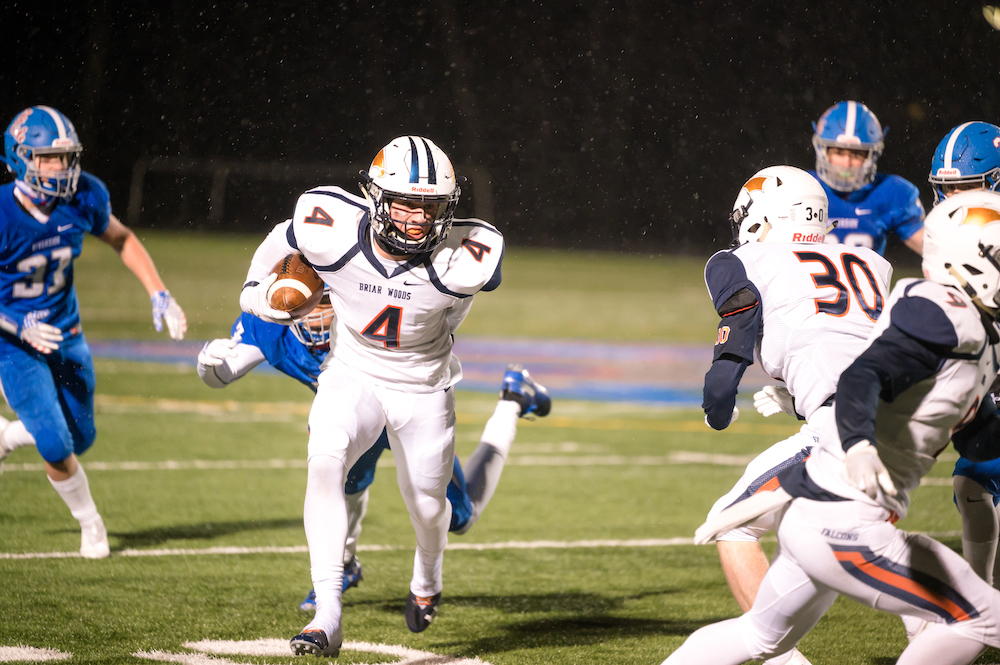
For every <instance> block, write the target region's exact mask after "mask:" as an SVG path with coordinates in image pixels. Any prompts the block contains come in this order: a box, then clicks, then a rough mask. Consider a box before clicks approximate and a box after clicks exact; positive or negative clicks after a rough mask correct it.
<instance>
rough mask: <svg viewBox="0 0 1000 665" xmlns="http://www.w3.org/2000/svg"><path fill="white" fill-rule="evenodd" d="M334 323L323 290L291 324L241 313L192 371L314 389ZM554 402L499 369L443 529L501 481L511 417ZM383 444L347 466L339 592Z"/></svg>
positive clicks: (350, 580)
mask: <svg viewBox="0 0 1000 665" xmlns="http://www.w3.org/2000/svg"><path fill="white" fill-rule="evenodd" d="M333 327H334V313H333V307H332V305H331V304H330V297H329V290H327V293H326V294H325V295H324V296H323V299H322V300H321V301H320V304H319V305H317V307H316V309H314V310H313V311H312V312H311V313H309V314H308V315H306V316H304V317H302V318H300V319H299V320H297V321H296V323H295V325H293V326H283V325H280V324H277V323H269V322H267V321H263V320H261V319H259V318H257V317H256V316H253V315H252V314H247V313H244V314H242V315H241V316H240V317H239V318H238V319H237V320H236V322H235V323H234V324H233V328H232V336H231V337H228V338H222V339H216V340H212V341H211V342H208V343H206V344H205V346H204V347H203V348H202V350H201V352H200V353H199V354H198V375H199V376H200V377H201V379H202V381H204V382H205V383H206V384H207V385H209V386H211V387H212V388H225V387H226V386H228V385H229V384H230V383H232V382H234V381H236V380H237V379H240V378H241V377H243V376H245V375H246V374H247V373H249V372H250V371H251V370H252V369H253V368H254V367H256V366H258V365H259V364H260V363H262V362H265V361H266V362H267V363H268V364H270V365H271V366H272V367H274V368H275V369H277V370H279V371H280V372H283V373H284V374H287V375H288V376H290V377H292V378H293V379H295V380H297V381H299V382H300V383H302V384H304V385H306V386H308V387H309V388H310V389H311V390H312V391H313V392H315V391H316V382H317V379H318V377H319V373H320V365H321V364H322V362H323V360H325V359H326V356H327V352H328V351H329V349H330V333H331V331H332V330H333ZM551 408H552V400H551V399H550V398H549V395H548V392H547V391H546V390H545V388H544V387H543V386H541V385H540V384H538V383H536V382H535V381H534V380H533V379H532V378H531V376H530V375H529V374H528V371H527V370H526V369H523V368H521V367H520V366H519V365H511V366H510V367H509V368H508V369H507V372H506V373H505V374H504V377H503V382H502V386H501V389H500V400H499V401H498V402H497V406H496V409H495V410H494V412H493V415H492V416H491V417H490V419H489V421H488V422H487V424H486V428H485V430H484V431H483V436H482V438H481V439H480V443H479V446H478V447H477V448H476V450H475V451H473V453H472V455H471V456H470V457H469V459H468V461H467V462H466V467H467V469H468V482H466V476H465V473H464V472H463V470H462V465H461V464H460V463H459V461H458V456H457V455H456V456H455V461H454V466H453V472H452V478H451V482H450V483H449V484H448V488H447V498H448V501H449V503H451V509H452V513H451V524H450V525H449V529H448V530H449V531H451V532H453V533H457V534H459V535H463V534H465V533H467V532H468V531H469V529H471V528H472V525H473V524H474V523H475V522H476V521H477V520H478V519H479V517H480V516H481V515H482V513H483V511H484V510H485V509H486V504H487V503H489V501H490V499H491V498H492V496H493V492H494V491H495V490H496V487H497V484H498V483H499V482H500V475H501V473H502V471H503V466H504V463H505V462H506V459H507V454H508V453H509V451H510V447H511V445H512V444H513V442H514V435H515V434H516V433H517V420H518V418H519V417H524V416H545V415H548V413H549V411H550V410H551ZM388 448H389V439H388V437H387V436H386V433H385V431H383V432H382V434H381V436H379V439H378V441H377V442H376V443H375V445H374V446H372V448H371V449H370V450H369V451H368V452H366V453H365V454H364V455H362V456H361V458H360V459H359V460H358V461H357V463H355V464H354V466H353V467H351V470H350V471H349V472H348V474H347V481H346V483H345V485H344V493H345V495H346V498H347V513H348V517H347V522H348V533H347V542H346V546H345V549H344V576H343V580H342V582H341V593H343V592H345V591H347V590H348V589H350V588H351V587H353V586H357V584H358V582H360V581H361V580H362V579H363V574H362V567H361V563H360V561H358V558H357V546H358V537H359V536H360V535H361V522H362V520H363V519H364V516H365V512H366V511H367V508H368V486H369V485H371V483H372V481H373V480H374V479H375V465H376V463H377V462H378V458H379V456H380V455H381V454H382V451H384V450H387V449H388ZM299 609H301V610H305V611H309V610H314V609H316V593H315V590H310V591H309V594H308V595H307V596H306V598H305V600H303V601H302V603H301V604H300V605H299Z"/></svg>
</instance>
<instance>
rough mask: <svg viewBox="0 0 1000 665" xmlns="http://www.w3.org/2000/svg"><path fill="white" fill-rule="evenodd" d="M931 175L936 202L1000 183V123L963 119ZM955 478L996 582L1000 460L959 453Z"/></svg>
mask: <svg viewBox="0 0 1000 665" xmlns="http://www.w3.org/2000/svg"><path fill="white" fill-rule="evenodd" d="M927 179H928V181H929V182H930V184H931V188H932V189H933V191H934V201H935V204H937V203H940V202H941V201H944V200H945V199H947V198H949V197H950V196H952V195H954V194H956V193H958V192H960V191H967V190H976V189H988V190H993V191H996V190H997V188H998V187H1000V127H997V126H996V125H993V124H990V123H988V122H964V123H962V124H960V125H958V126H956V127H954V128H953V129H951V131H949V132H948V133H947V134H946V135H945V136H944V138H942V139H941V142H940V143H939V144H938V146H937V149H935V151H934V157H933V158H932V159H931V170H930V173H929V174H928V178H927ZM993 392H994V395H995V394H996V390H994V391H993ZM994 399H995V397H994ZM953 483H954V488H955V504H956V506H958V511H959V513H961V515H962V554H963V555H964V556H965V559H966V561H968V562H969V563H970V564H971V565H972V568H973V570H975V571H976V572H977V573H979V576H980V577H982V578H983V579H984V580H986V581H987V582H989V583H991V584H993V585H994V586H998V585H1000V575H997V574H996V573H997V541H998V540H1000V508H998V507H997V504H998V503H1000V460H991V461H989V462H981V463H976V462H972V461H970V460H967V459H965V458H964V457H960V458H959V460H958V462H957V463H956V464H955V471H954V480H953ZM907 628H908V630H909V629H910V628H911V626H910V625H908V626H907Z"/></svg>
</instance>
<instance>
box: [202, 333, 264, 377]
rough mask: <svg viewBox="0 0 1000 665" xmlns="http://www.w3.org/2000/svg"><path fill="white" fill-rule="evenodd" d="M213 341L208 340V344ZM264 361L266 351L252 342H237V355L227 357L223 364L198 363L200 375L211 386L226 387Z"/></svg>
mask: <svg viewBox="0 0 1000 665" xmlns="http://www.w3.org/2000/svg"><path fill="white" fill-rule="evenodd" d="M209 344H211V342H206V344H205V346H208V345H209ZM262 362H264V353H263V352H262V351H261V350H260V349H258V348H257V347H256V346H253V345H251V344H237V345H236V356H235V357H233V358H226V360H225V361H224V362H223V363H222V364H221V365H214V366H213V365H202V364H201V363H198V376H200V377H201V380H202V381H204V382H205V384H206V385H207V386H209V387H211V388H225V387H226V386H228V385H229V384H230V383H232V382H233V381H236V380H238V379H240V378H242V377H244V376H246V375H247V374H248V373H249V372H250V370H252V369H253V368H254V367H256V366H257V365H259V364H261V363H262Z"/></svg>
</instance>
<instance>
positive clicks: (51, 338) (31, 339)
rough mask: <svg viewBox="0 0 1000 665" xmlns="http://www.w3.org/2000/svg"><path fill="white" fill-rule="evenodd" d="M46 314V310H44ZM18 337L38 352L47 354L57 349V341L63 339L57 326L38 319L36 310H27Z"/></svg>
mask: <svg viewBox="0 0 1000 665" xmlns="http://www.w3.org/2000/svg"><path fill="white" fill-rule="evenodd" d="M45 313H46V314H48V310H45ZM19 337H20V338H21V339H22V340H24V341H25V342H27V343H28V344H30V345H31V348H33V349H34V350H35V351H38V352H39V353H44V354H49V353H52V352H53V351H56V350H58V349H59V342H61V341H63V334H62V331H61V330H59V328H56V327H55V326H53V325H49V324H48V323H43V322H42V321H39V317H38V314H37V313H36V312H29V313H28V315H27V316H25V317H24V321H23V322H22V323H21V333H20V335H19Z"/></svg>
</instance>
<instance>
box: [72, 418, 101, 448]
mask: <svg viewBox="0 0 1000 665" xmlns="http://www.w3.org/2000/svg"><path fill="white" fill-rule="evenodd" d="M96 439H97V428H96V427H94V425H93V423H91V424H90V426H88V427H80V428H79V429H78V430H77V431H75V432H73V452H75V453H76V454H77V455H82V454H83V453H85V452H87V451H88V450H90V447H91V446H92V445H94V441H95V440H96Z"/></svg>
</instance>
